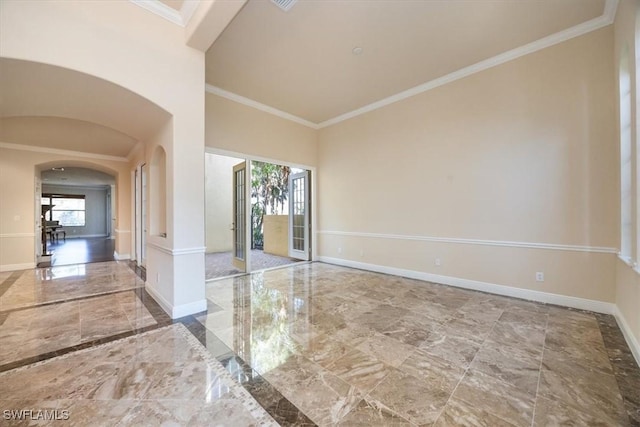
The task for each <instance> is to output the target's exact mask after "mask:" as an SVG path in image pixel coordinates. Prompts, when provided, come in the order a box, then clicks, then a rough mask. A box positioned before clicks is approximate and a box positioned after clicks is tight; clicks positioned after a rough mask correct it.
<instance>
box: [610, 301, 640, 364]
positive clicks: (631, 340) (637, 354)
mask: <svg viewBox="0 0 640 427" xmlns="http://www.w3.org/2000/svg"><path fill="white" fill-rule="evenodd" d="M613 315H614V316H615V318H616V321H617V322H618V326H619V327H620V330H621V331H622V335H624V339H625V340H626V341H627V344H628V345H629V348H630V349H631V353H633V357H634V358H635V359H636V363H637V364H638V366H640V343H638V340H637V339H636V337H635V336H634V335H633V332H631V328H630V327H629V324H628V323H627V320H626V319H625V318H624V316H623V315H622V312H621V311H620V309H619V308H618V306H617V305H616V306H615V310H614V314H613Z"/></svg>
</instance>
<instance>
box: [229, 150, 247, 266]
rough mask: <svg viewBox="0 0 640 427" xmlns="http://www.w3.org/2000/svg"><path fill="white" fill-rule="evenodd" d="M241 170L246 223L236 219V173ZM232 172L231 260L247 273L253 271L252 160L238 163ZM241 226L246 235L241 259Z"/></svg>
mask: <svg viewBox="0 0 640 427" xmlns="http://www.w3.org/2000/svg"><path fill="white" fill-rule="evenodd" d="M241 170H242V171H244V173H243V175H244V176H243V179H244V184H243V192H244V194H243V195H242V196H243V197H244V206H243V208H244V212H243V215H244V216H243V217H244V224H238V222H237V221H236V219H237V217H238V211H237V209H238V191H237V190H238V185H237V184H238V183H237V181H236V179H237V178H236V176H237V175H236V174H237V172H239V171H241ZM232 173H233V177H232V178H231V185H232V186H233V189H232V191H231V194H232V203H233V208H232V210H233V238H232V241H233V250H232V253H231V260H232V263H233V266H234V267H235V268H237V269H238V270H240V271H242V272H243V273H247V272H250V271H251V162H250V161H249V160H247V159H245V160H244V161H243V162H240V163H238V164H237V165H235V166H233V171H232ZM239 227H242V229H243V236H244V242H243V245H244V249H243V255H244V258H243V259H240V258H238V257H237V256H236V253H237V250H238V239H237V233H238V228H239Z"/></svg>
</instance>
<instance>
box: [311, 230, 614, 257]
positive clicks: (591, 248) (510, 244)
mask: <svg viewBox="0 0 640 427" xmlns="http://www.w3.org/2000/svg"><path fill="white" fill-rule="evenodd" d="M317 234H326V235H331V236H349V237H367V238H375V239H392V240H419V241H423V242H440V243H458V244H465V245H481V246H506V247H511V248H527V249H548V250H556V251H573V252H592V253H605V254H615V253H617V252H618V250H617V249H616V248H607V247H600V246H579V245H558V244H555V243H535V242H511V241H503V240H480V239H459V238H451V237H433V236H408V235H400V234H379V233H359V232H349V231H326V230H320V231H318V232H317Z"/></svg>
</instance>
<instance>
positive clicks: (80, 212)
mask: <svg viewBox="0 0 640 427" xmlns="http://www.w3.org/2000/svg"><path fill="white" fill-rule="evenodd" d="M42 204H43V205H53V208H52V209H51V210H50V211H49V212H47V214H46V218H45V219H46V220H47V221H58V222H59V224H60V225H62V226H67V227H84V225H85V213H86V210H85V196H84V195H75V194H43V195H42Z"/></svg>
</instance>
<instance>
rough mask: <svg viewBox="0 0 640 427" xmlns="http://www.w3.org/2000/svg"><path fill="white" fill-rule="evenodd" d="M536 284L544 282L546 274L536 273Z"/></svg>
mask: <svg viewBox="0 0 640 427" xmlns="http://www.w3.org/2000/svg"><path fill="white" fill-rule="evenodd" d="M536 282H544V273H543V272H542V271H538V272H536Z"/></svg>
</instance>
